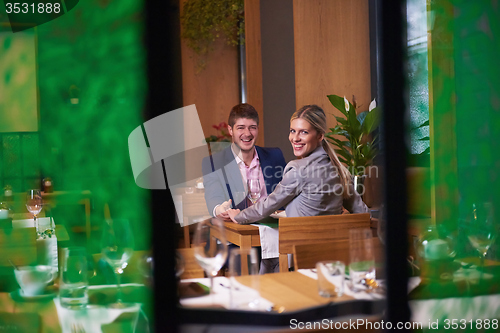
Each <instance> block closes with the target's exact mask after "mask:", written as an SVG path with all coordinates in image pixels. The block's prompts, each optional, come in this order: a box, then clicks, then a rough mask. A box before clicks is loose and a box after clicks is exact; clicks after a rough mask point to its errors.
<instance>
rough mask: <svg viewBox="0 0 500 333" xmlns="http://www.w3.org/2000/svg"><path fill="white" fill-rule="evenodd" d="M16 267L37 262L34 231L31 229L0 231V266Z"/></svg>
mask: <svg viewBox="0 0 500 333" xmlns="http://www.w3.org/2000/svg"><path fill="white" fill-rule="evenodd" d="M9 259H10V260H11V261H12V262H13V263H14V264H16V265H18V266H24V265H32V264H35V263H36V262H37V252H36V231H35V228H34V227H31V228H12V229H0V266H9V267H10V266H11V265H10V263H9Z"/></svg>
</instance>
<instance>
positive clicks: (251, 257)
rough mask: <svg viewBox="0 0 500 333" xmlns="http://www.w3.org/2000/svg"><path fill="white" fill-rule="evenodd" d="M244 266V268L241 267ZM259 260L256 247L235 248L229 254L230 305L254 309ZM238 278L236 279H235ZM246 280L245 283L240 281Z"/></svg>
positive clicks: (257, 295) (255, 306) (257, 289)
mask: <svg viewBox="0 0 500 333" xmlns="http://www.w3.org/2000/svg"><path fill="white" fill-rule="evenodd" d="M243 267H245V269H242V268H243ZM258 274H259V260H258V257H257V249H255V248H250V249H241V248H235V249H232V250H231V253H230V254H229V277H230V281H231V287H230V293H231V294H230V307H231V308H232V309H246V310H251V309H256V308H258V306H259V297H260V294H259V276H258ZM237 279H238V280H237ZM242 281H246V285H249V286H250V289H249V288H247V287H246V286H245V285H243V284H242V283H241V282H242Z"/></svg>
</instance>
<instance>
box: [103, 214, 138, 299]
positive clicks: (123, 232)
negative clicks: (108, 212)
mask: <svg viewBox="0 0 500 333" xmlns="http://www.w3.org/2000/svg"><path fill="white" fill-rule="evenodd" d="M101 249H102V250H101V255H102V257H103V258H104V259H105V260H106V261H107V262H108V263H109V264H110V265H111V267H112V268H113V270H114V272H115V275H116V285H117V287H118V290H117V295H116V303H113V304H110V305H109V306H110V307H112V308H125V307H128V306H129V304H125V303H123V302H122V290H121V286H120V275H121V274H122V273H123V270H124V269H125V267H127V265H128V261H129V260H130V258H131V257H132V254H133V253H134V235H133V233H132V229H131V228H130V224H129V222H128V220H121V219H114V220H106V223H104V227H103V232H102V241H101Z"/></svg>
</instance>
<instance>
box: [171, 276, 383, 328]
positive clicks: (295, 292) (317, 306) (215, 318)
mask: <svg viewBox="0 0 500 333" xmlns="http://www.w3.org/2000/svg"><path fill="white" fill-rule="evenodd" d="M303 271H311V270H300V271H299V272H286V273H273V274H264V275H258V276H257V277H258V279H259V286H260V287H259V289H260V290H259V292H260V296H261V298H262V300H261V302H262V303H263V304H264V307H267V308H268V309H265V308H260V311H243V310H234V309H226V308H228V304H229V303H228V298H229V288H228V286H229V285H230V281H229V279H227V278H225V277H216V278H215V280H214V289H215V291H216V294H219V296H220V297H217V298H216V302H215V305H212V303H211V301H210V297H211V296H210V295H206V296H201V297H199V298H198V297H192V298H185V299H181V301H180V304H181V305H182V306H180V311H179V312H180V316H181V317H180V322H181V323H189V324H196V323H203V324H225V325H231V324H238V325H267V326H286V325H289V323H290V320H291V319H297V320H321V319H324V318H346V317H348V316H365V317H366V316H373V315H380V314H381V313H382V312H383V310H384V309H385V299H384V298H383V296H382V297H380V296H379V297H374V298H371V299H357V298H354V297H352V296H349V295H347V294H344V295H343V296H341V297H335V298H325V297H321V296H320V295H319V294H318V288H317V281H316V280H315V279H314V278H313V276H312V275H308V274H307V273H305V272H303ZM193 281H196V282H198V281H201V282H202V283H203V284H205V285H209V282H208V279H190V280H185V281H184V282H193ZM237 281H238V282H239V283H241V284H243V285H245V286H247V287H249V286H250V281H249V277H248V276H247V277H238V278H237ZM197 298H198V299H197ZM268 304H271V305H272V306H268ZM222 308H225V309H222ZM266 310H269V311H266Z"/></svg>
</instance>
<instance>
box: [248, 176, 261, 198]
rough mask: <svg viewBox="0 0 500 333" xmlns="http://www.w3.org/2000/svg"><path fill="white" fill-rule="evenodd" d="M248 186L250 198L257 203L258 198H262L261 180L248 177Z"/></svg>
mask: <svg viewBox="0 0 500 333" xmlns="http://www.w3.org/2000/svg"><path fill="white" fill-rule="evenodd" d="M247 188H248V199H250V201H251V202H252V204H255V203H256V202H257V200H259V198H260V182H259V180H258V179H248V180H247Z"/></svg>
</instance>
